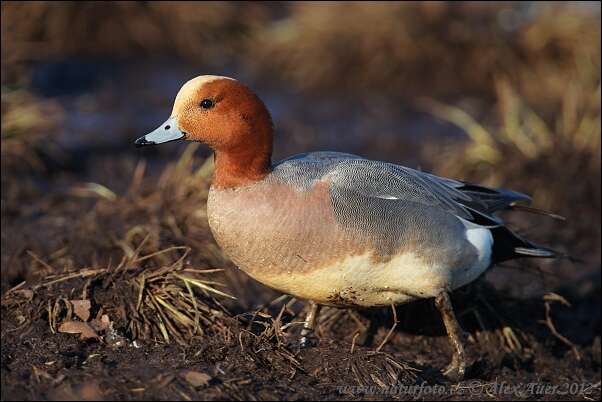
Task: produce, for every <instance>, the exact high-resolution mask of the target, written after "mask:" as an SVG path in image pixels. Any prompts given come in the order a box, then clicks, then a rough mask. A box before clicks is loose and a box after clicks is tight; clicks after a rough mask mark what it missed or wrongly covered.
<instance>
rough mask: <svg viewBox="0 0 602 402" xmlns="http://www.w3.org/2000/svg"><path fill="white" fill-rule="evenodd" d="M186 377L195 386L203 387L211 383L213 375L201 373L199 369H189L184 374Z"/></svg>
mask: <svg viewBox="0 0 602 402" xmlns="http://www.w3.org/2000/svg"><path fill="white" fill-rule="evenodd" d="M184 379H185V380H186V381H187V382H188V383H189V384H190V385H192V386H193V387H195V388H196V387H201V386H205V385H207V384H209V381H211V376H210V375H209V374H205V373H201V372H199V371H192V370H188V371H187V372H186V373H185V374H184Z"/></svg>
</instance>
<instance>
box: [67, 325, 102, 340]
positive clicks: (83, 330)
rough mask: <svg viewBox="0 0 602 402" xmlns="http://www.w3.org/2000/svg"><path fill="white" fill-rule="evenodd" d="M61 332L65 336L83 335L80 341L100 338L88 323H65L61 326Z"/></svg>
mask: <svg viewBox="0 0 602 402" xmlns="http://www.w3.org/2000/svg"><path fill="white" fill-rule="evenodd" d="M59 332H62V333H65V334H81V336H80V338H79V339H90V338H94V339H98V338H100V337H99V336H98V334H97V333H96V331H94V329H93V328H92V327H91V326H90V325H89V324H88V323H87V322H81V321H65V322H63V323H61V325H60V326H59Z"/></svg>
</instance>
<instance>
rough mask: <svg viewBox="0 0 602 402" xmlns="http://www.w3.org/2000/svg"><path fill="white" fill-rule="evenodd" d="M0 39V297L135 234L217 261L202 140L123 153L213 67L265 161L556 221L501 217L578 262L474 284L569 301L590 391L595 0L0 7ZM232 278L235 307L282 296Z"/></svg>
mask: <svg viewBox="0 0 602 402" xmlns="http://www.w3.org/2000/svg"><path fill="white" fill-rule="evenodd" d="M1 33H2V39H1V45H2V46H1V85H2V108H1V117H2V126H1V133H2V136H1V141H2V142H1V164H2V166H1V167H2V169H1V180H2V200H1V217H2V219H1V221H2V223H1V229H2V231H1V242H2V255H1V262H2V280H1V288H2V292H3V293H4V292H5V291H6V290H7V289H9V288H12V287H14V286H17V285H18V284H20V283H21V282H22V281H27V282H28V283H35V281H36V280H39V279H40V278H44V277H47V276H48V275H56V274H57V272H72V271H76V270H79V269H81V268H87V267H107V266H108V267H110V266H114V265H115V264H116V263H117V262H118V261H119V260H120V259H121V258H122V256H123V255H126V256H131V255H137V253H138V252H139V251H140V250H137V248H138V247H139V246H140V245H141V243H143V239H145V238H147V237H148V239H147V240H148V241H146V242H144V245H143V250H142V252H141V253H142V254H150V253H153V252H156V251H157V250H162V249H165V248H166V247H170V246H173V245H178V246H181V245H184V246H189V247H191V250H192V251H191V253H190V254H189V255H188V257H187V260H186V261H187V262H186V263H187V264H188V263H189V264H192V265H193V266H198V267H209V268H220V267H225V266H229V267H231V264H230V263H229V262H228V260H227V259H226V258H225V257H224V256H223V255H222V254H221V252H220V250H219V248H218V247H217V246H216V245H215V244H214V242H213V240H212V236H211V234H210V232H209V229H208V226H207V222H206V212H205V200H206V195H207V190H208V186H209V184H210V177H211V169H212V166H211V158H209V159H206V158H207V156H209V155H210V151H209V149H207V148H206V147H204V146H197V145H194V144H193V145H189V144H184V143H171V144H166V145H163V146H161V147H156V148H154V147H149V148H143V149H135V148H134V147H133V141H134V140H135V139H136V138H138V137H139V136H141V135H143V134H146V133H147V132H149V131H151V130H153V129H155V128H156V127H157V126H158V125H159V124H161V123H162V122H163V121H165V119H166V118H167V117H168V116H169V113H170V111H171V108H172V103H173V100H174V98H175V95H176V93H177V91H178V89H179V88H180V86H181V85H182V84H183V83H184V82H185V81H187V80H189V79H190V78H192V77H194V76H197V75H202V74H216V75H227V76H231V77H234V78H237V79H238V80H240V81H242V82H244V83H246V84H247V85H248V86H249V87H251V88H252V89H253V90H254V91H255V92H256V93H257V94H258V95H259V96H260V97H261V98H262V99H263V100H264V101H265V103H266V104H267V106H268V108H269V110H270V111H271V113H272V115H273V119H274V123H275V127H276V142H275V152H274V156H275V159H280V158H282V157H285V156H289V155H291V154H294V153H301V152H306V151H315V150H333V151H344V152H351V153H356V154H359V155H362V156H364V157H367V158H373V159H379V160H387V161H391V162H397V163H401V164H404V165H407V166H410V167H414V168H420V169H424V170H428V171H432V172H434V173H436V174H440V175H443V176H447V177H452V178H457V179H463V180H468V181H474V182H477V183H481V184H485V185H490V186H503V187H508V188H512V189H515V190H518V191H522V192H525V193H528V194H531V195H532V196H533V201H534V202H533V204H534V206H535V207H537V208H542V209H546V210H549V211H553V212H555V213H557V214H560V215H562V216H564V217H566V221H558V220H553V219H548V218H546V217H542V216H534V215H529V214H525V213H519V212H517V213H515V214H513V216H511V217H508V219H509V222H510V225H512V226H513V227H515V228H516V229H517V230H518V231H519V232H521V233H523V234H526V235H528V236H529V237H530V238H532V239H534V240H535V241H536V242H538V243H541V244H546V245H549V246H551V247H553V248H555V249H559V250H562V251H564V252H566V253H569V254H570V255H572V256H574V257H576V258H578V259H580V260H582V262H580V263H574V262H571V261H569V260H567V259H562V260H557V261H546V262H538V263H537V264H534V263H532V262H529V261H519V262H516V263H512V264H508V265H506V266H502V267H498V268H496V269H493V270H491V271H490V272H489V273H488V274H487V282H488V283H489V284H490V285H492V286H495V287H496V288H497V289H498V290H500V291H503V292H505V294H510V295H512V296H513V297H519V298H520V299H519V300H537V302H536V304H534V306H535V307H534V308H533V309H531V310H529V311H537V312H538V313H542V312H543V306H542V301H541V297H542V295H544V294H545V293H546V292H549V291H554V292H557V293H560V294H562V295H563V296H564V297H566V298H567V299H568V300H569V301H570V302H571V303H573V304H572V305H573V307H572V309H571V310H567V313H566V314H564V315H561V316H559V317H557V319H558V324H557V325H558V328H560V331H561V332H563V333H564V334H566V335H567V336H568V338H569V339H570V340H571V342H575V343H576V344H578V345H581V346H583V347H586V346H587V347H591V350H593V354H594V355H595V356H597V357H594V361H596V359H597V363H595V364H594V365H593V366H588V367H589V368H588V369H589V370H591V369H592V368H593V371H594V372H597V373H598V374H597V375H598V391H599V368H600V360H599V359H600V357H599V356H600V336H599V335H600V242H601V238H600V228H601V223H600V219H601V216H600V209H601V191H600V180H601V177H600V162H601V161H600V156H601V152H600V96H601V92H600V33H601V32H600V3H599V2H573V3H562V2H539V1H538V2H535V1H533V2H531V1H528V2H481V3H479V2H453V3H452V2H449V3H448V2H421V3H413V2H403V3H395V2H382V3H381V2H370V3H367V2H353V3H346V2H337V3H329V2H319V3H318V2H316V3H314V2H303V3H289V2H286V3H281V2H265V3H264V2H203V3H195V2H8V1H3V2H2V5H1ZM140 247H142V246H140ZM167 260H168V259H167V257H165V255H160V256H157V257H156V258H153V259H150V260H147V261H146V262H145V264H146V265H145V267H148V266H151V268H152V266H161V264H164V263H166V261H167ZM225 276H226V281H227V284H228V285H229V292H231V293H232V294H234V295H236V296H237V297H238V298H239V301H238V302H237V305H236V306H235V307H233V308H234V311H235V312H237V311H238V312H240V311H248V310H249V309H251V308H254V307H256V306H257V305H258V304H259V303H263V302H266V301H269V300H271V299H273V298H274V297H276V296H278V293H275V292H272V291H270V290H268V289H266V288H263V287H262V286H261V285H259V284H256V283H255V282H254V281H249V280H248V279H247V278H246V276H244V275H242V274H240V273H239V272H237V271H235V270H231V269H230V270H227V271H226V273H225ZM97 302H98V300H97ZM44 303H45V302H42V303H41V304H40V305H41V306H42V307H41V308H42V310H41V311H43V310H44V308H45V307H44V305H43V304H44ZM521 308H522V304H521ZM519 311H523V310H519ZM3 317H5V315H4V314H3ZM3 319H4V318H3ZM534 325H535V326H538V325H539V324H537V323H535V324H534ZM539 326H540V327H541V325H539ZM43 328H44V329H43V330H42V333H44V332H43V331H47V329H46V328H47V327H46V326H44V327H43ZM538 328H539V327H538ZM546 334H547V335H546V336H549V333H546ZM354 339H355V338H354ZM545 339H547V338H545ZM412 342H413V341H412ZM546 342H548V341H547V340H546ZM560 344H561V345H562V343H560ZM596 345H597V346H596ZM443 347H444V348H446V347H447V346H445V344H444V346H443ZM402 349H403V348H402ZM3 359H4V343H3ZM551 361H552V363H553V364H552V366H554V365H556V364H557V363H558V361H557V360H551ZM3 364H4V363H3ZM588 364H589V363H588ZM596 364H597V365H596ZM3 367H4V366H3ZM567 370H568V371H567V372H571V371H572V370H573V367H572V366H571V367H569V368H568V369H567ZM3 373H4V369H3Z"/></svg>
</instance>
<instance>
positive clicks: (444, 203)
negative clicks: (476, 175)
mask: <svg viewBox="0 0 602 402" xmlns="http://www.w3.org/2000/svg"><path fill="white" fill-rule="evenodd" d="M281 163H284V164H289V165H294V166H295V169H293V170H292V171H296V170H297V169H296V168H298V167H299V166H302V167H303V168H304V169H306V170H307V172H308V173H309V174H308V176H312V177H313V179H319V180H326V181H329V182H330V183H331V184H332V186H333V189H334V190H335V191H336V189H346V190H350V191H354V192H357V193H360V194H362V195H363V196H366V197H376V198H383V199H390V200H393V199H398V200H405V201H412V202H417V203H420V204H424V205H428V206H438V207H441V208H442V209H444V210H446V211H448V212H450V213H453V214H454V215H456V216H460V217H462V218H464V219H472V218H474V215H475V211H476V212H477V213H480V214H484V215H488V216H489V215H491V214H493V213H494V212H496V211H500V210H503V209H506V208H508V207H509V206H510V205H512V204H514V203H516V202H519V201H526V202H530V200H531V199H530V198H529V196H527V195H525V194H522V193H519V192H516V191H512V190H506V189H493V188H489V187H485V186H480V185H475V184H471V183H468V182H464V181H460V180H454V179H449V178H445V177H439V176H436V175H433V174H430V173H426V172H422V171H419V170H415V169H411V168H408V167H405V166H401V165H396V164H393V163H387V162H380V161H372V160H368V159H364V158H362V157H360V156H357V155H353V154H347V153H340V152H310V153H304V154H299V155H294V156H292V157H290V158H288V159H285V160H284V161H282V162H281ZM489 218H490V219H492V220H496V218H495V217H493V216H489Z"/></svg>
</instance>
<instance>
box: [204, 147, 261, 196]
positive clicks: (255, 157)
mask: <svg viewBox="0 0 602 402" xmlns="http://www.w3.org/2000/svg"><path fill="white" fill-rule="evenodd" d="M271 171H272V145H271V144H269V145H266V146H264V147H260V148H259V149H258V148H257V147H253V148H244V149H234V150H227V151H220V150H216V151H215V172H214V174H213V186H214V187H215V188H222V189H224V188H236V187H241V186H247V185H249V184H253V183H255V182H257V181H259V180H262V179H263V178H264V177H265V176H267V175H268V174H269V173H270V172H271Z"/></svg>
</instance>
